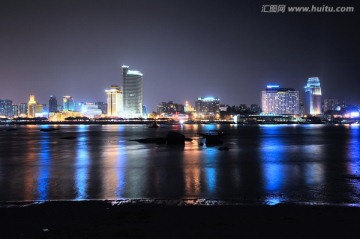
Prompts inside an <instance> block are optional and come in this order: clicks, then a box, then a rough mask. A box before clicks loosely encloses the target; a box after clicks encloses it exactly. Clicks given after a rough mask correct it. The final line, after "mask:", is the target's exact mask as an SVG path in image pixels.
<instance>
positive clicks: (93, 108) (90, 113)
mask: <svg viewBox="0 0 360 239" xmlns="http://www.w3.org/2000/svg"><path fill="white" fill-rule="evenodd" d="M81 113H83V115H84V116H86V117H89V118H91V119H93V118H100V117H101V114H102V111H101V109H99V108H98V106H97V105H95V104H94V103H90V102H86V103H85V104H84V107H83V109H82V111H81Z"/></svg>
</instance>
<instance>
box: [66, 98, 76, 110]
mask: <svg viewBox="0 0 360 239" xmlns="http://www.w3.org/2000/svg"><path fill="white" fill-rule="evenodd" d="M63 111H75V102H74V99H73V97H71V96H68V95H67V96H64V97H63Z"/></svg>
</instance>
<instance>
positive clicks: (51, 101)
mask: <svg viewBox="0 0 360 239" xmlns="http://www.w3.org/2000/svg"><path fill="white" fill-rule="evenodd" d="M56 111H57V99H56V97H55V96H50V99H49V113H52V112H56Z"/></svg>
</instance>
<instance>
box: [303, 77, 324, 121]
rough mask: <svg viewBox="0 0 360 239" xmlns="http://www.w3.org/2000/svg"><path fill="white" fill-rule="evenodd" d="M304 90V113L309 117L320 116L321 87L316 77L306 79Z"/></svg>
mask: <svg viewBox="0 0 360 239" xmlns="http://www.w3.org/2000/svg"><path fill="white" fill-rule="evenodd" d="M304 88H305V113H306V114H310V115H319V114H321V87H320V79H319V78H318V77H311V78H309V79H308V81H307V84H306V86H305V87H304Z"/></svg>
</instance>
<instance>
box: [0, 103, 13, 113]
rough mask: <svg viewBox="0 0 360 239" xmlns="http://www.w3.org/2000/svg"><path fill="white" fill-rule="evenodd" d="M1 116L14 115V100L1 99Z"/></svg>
mask: <svg viewBox="0 0 360 239" xmlns="http://www.w3.org/2000/svg"><path fill="white" fill-rule="evenodd" d="M0 116H5V117H12V116H13V107H12V100H7V99H6V100H0Z"/></svg>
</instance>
